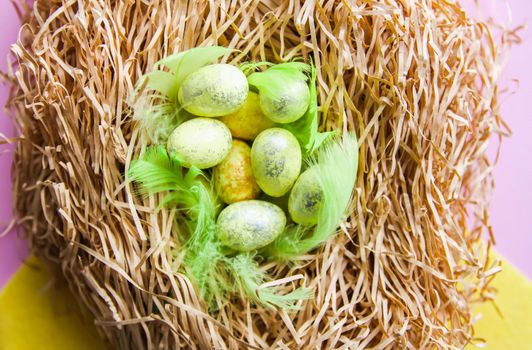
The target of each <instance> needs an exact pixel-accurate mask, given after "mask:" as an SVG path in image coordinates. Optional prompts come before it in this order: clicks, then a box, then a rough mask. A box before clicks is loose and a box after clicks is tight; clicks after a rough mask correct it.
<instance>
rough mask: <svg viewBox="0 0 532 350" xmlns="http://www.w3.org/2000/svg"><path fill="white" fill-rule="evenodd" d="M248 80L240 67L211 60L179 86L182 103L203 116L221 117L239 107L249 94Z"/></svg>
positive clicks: (187, 108) (186, 108) (194, 112)
mask: <svg viewBox="0 0 532 350" xmlns="http://www.w3.org/2000/svg"><path fill="white" fill-rule="evenodd" d="M248 90H249V88H248V82H247V79H246V76H245V75H244V73H242V71H241V70H240V69H238V68H237V67H235V66H232V65H229V64H221V63H220V64H211V65H208V66H205V67H202V68H200V69H198V70H197V71H195V72H193V73H191V74H190V75H188V76H187V77H186V78H185V80H184V81H183V83H182V84H181V87H180V88H179V93H178V99H179V103H180V104H181V105H182V106H183V108H184V109H185V110H187V111H188V112H190V113H192V114H194V115H197V116H200V117H220V116H222V115H227V114H230V113H233V112H235V111H237V110H238V109H239V108H240V107H242V105H243V104H244V102H245V101H246V97H247V95H248Z"/></svg>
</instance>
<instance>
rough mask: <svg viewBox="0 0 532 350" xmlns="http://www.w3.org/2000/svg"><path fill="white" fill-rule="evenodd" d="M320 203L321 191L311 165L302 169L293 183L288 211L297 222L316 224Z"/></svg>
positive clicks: (309, 224)
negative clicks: (304, 169)
mask: <svg viewBox="0 0 532 350" xmlns="http://www.w3.org/2000/svg"><path fill="white" fill-rule="evenodd" d="M322 203H323V191H322V189H321V186H320V183H319V180H318V177H317V175H316V168H315V167H312V168H309V169H307V170H306V171H304V172H303V173H302V174H301V175H300V176H299V178H298V179H297V181H296V183H295V184H294V187H293V188H292V191H291V192H290V197H289V198H288V212H289V213H290V217H291V218H292V220H293V221H294V222H295V223H297V224H300V225H308V226H312V225H316V224H317V223H318V214H319V211H320V209H321V207H322Z"/></svg>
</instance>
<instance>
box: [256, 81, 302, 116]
mask: <svg viewBox="0 0 532 350" xmlns="http://www.w3.org/2000/svg"><path fill="white" fill-rule="evenodd" d="M272 97H273V96H271V95H269V94H261V95H260V106H261V108H262V111H263V112H264V114H265V115H266V116H267V117H268V118H270V119H271V120H273V121H274V122H276V123H281V124H284V123H291V122H294V121H296V120H298V119H299V118H301V117H302V116H303V115H304V114H305V112H306V111H307V109H308V105H309V102H310V90H309V87H308V85H307V83H306V82H305V81H296V82H294V83H292V84H288V85H286V86H284V88H283V90H281V91H279V92H278V94H277V95H276V96H275V98H272Z"/></svg>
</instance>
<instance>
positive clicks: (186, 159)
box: [167, 118, 232, 169]
mask: <svg viewBox="0 0 532 350" xmlns="http://www.w3.org/2000/svg"><path fill="white" fill-rule="evenodd" d="M231 142H232V137H231V131H229V129H228V128H227V126H225V124H224V123H222V122H221V121H219V120H216V119H209V118H194V119H190V120H188V121H186V122H184V123H182V124H181V125H179V126H178V127H177V128H175V129H174V131H172V134H170V137H169V138H168V144H167V149H168V152H169V153H170V155H171V156H172V157H175V158H177V159H179V160H180V161H181V162H182V164H183V166H184V167H187V168H188V167H191V166H196V167H198V168H200V169H206V168H210V167H213V166H215V165H217V164H218V163H220V162H221V161H222V160H224V158H225V157H226V156H227V154H228V153H229V151H230V150H231Z"/></svg>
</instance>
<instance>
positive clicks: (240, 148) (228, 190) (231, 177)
mask: <svg viewBox="0 0 532 350" xmlns="http://www.w3.org/2000/svg"><path fill="white" fill-rule="evenodd" d="M213 177H214V183H215V186H216V192H217V193H218V196H219V197H220V198H221V199H222V201H224V202H225V203H227V204H231V203H235V202H240V201H244V200H249V199H256V198H257V197H258V196H259V194H260V188H259V185H258V184H257V181H255V176H253V171H252V170H251V148H250V147H249V146H248V145H247V144H246V143H245V142H243V141H240V140H233V146H232V147H231V151H230V152H229V154H228V155H227V157H225V159H224V160H223V161H222V162H221V163H220V164H218V165H217V166H216V167H215V168H214V172H213Z"/></svg>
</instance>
